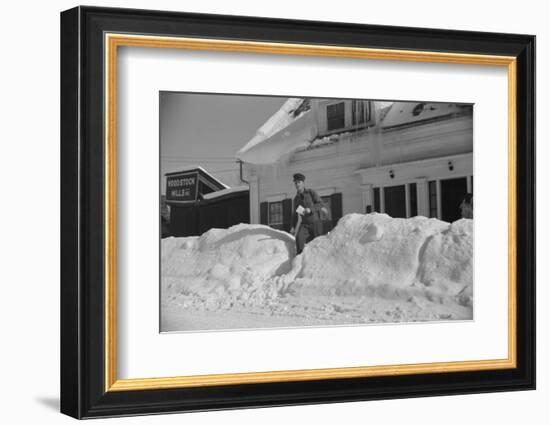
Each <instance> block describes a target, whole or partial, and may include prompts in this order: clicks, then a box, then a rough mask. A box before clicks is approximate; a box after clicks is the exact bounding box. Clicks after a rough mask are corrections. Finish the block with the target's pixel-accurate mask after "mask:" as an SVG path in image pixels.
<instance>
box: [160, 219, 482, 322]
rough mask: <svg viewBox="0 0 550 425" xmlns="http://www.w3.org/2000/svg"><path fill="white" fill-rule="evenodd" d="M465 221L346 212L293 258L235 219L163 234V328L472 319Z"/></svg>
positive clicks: (285, 240)
mask: <svg viewBox="0 0 550 425" xmlns="http://www.w3.org/2000/svg"><path fill="white" fill-rule="evenodd" d="M472 231H473V223H472V220H468V219H462V220H459V221H456V222H454V223H452V224H449V223H446V222H443V221H440V220H437V219H428V218H425V217H414V218H409V219H400V218H391V217H389V216H387V215H385V214H367V215H363V214H348V215H346V216H344V217H343V218H341V219H340V221H339V222H338V225H337V226H336V227H335V228H334V229H333V230H332V231H331V232H330V233H329V234H327V235H325V236H320V237H318V238H316V239H315V240H313V241H312V242H310V243H309V244H308V245H306V247H305V249H304V251H303V252H302V254H300V255H298V256H296V255H295V245H294V238H293V237H292V236H291V235H289V234H288V233H286V232H281V231H278V230H274V229H272V228H270V227H268V226H263V225H251V224H239V225H236V226H233V227H231V228H229V229H212V230H210V231H208V232H206V233H204V234H203V235H201V236H197V237H187V238H167V239H164V240H163V241H162V247H161V250H162V251H161V254H162V265H161V267H162V269H161V275H162V278H161V304H162V306H161V319H162V320H161V330H162V331H163V332H166V331H189V330H210V329H242V328H270V327H292V326H327V325H343V324H361V323H379V322H412V321H433V320H456V319H461V320H467V319H472V289H473V288H472V280H473V234H472Z"/></svg>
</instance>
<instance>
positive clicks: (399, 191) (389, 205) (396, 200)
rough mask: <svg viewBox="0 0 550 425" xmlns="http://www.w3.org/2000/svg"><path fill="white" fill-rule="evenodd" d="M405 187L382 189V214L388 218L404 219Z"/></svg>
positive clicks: (405, 211)
mask: <svg viewBox="0 0 550 425" xmlns="http://www.w3.org/2000/svg"><path fill="white" fill-rule="evenodd" d="M405 205H406V203H405V185H400V186H390V187H385V188H384V212H385V213H386V214H388V215H389V216H390V217H400V218H405V217H406V215H407V210H406V206H405Z"/></svg>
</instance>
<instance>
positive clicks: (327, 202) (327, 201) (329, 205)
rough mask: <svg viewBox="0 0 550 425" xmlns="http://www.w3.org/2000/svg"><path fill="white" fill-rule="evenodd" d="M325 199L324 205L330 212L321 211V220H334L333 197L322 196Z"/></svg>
mask: <svg viewBox="0 0 550 425" xmlns="http://www.w3.org/2000/svg"><path fill="white" fill-rule="evenodd" d="M321 200H322V201H323V206H324V207H325V209H326V210H327V211H328V213H326V214H325V213H323V212H321V220H323V221H330V222H332V198H331V197H330V196H321Z"/></svg>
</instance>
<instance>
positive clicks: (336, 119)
mask: <svg viewBox="0 0 550 425" xmlns="http://www.w3.org/2000/svg"><path fill="white" fill-rule="evenodd" d="M345 125H346V120H345V107H344V102H340V103H334V104H332V105H328V106H327V131H332V130H338V129H340V128H344V127H345Z"/></svg>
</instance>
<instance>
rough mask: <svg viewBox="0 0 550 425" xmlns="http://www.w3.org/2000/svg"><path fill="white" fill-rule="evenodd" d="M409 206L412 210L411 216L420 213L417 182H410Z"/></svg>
mask: <svg viewBox="0 0 550 425" xmlns="http://www.w3.org/2000/svg"><path fill="white" fill-rule="evenodd" d="M409 203H410V205H409V207H410V212H411V217H415V216H417V215H418V202H417V200H416V183H411V184H409Z"/></svg>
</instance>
